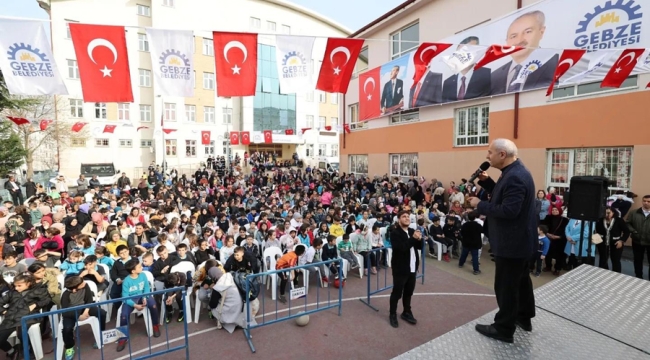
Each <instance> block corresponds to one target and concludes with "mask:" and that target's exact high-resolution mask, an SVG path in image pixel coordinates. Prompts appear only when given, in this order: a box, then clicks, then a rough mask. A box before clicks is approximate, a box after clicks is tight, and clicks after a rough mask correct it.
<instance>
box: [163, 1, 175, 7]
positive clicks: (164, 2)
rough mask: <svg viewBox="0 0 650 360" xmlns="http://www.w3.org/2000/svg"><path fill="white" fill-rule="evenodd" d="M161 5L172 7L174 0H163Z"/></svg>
mask: <svg viewBox="0 0 650 360" xmlns="http://www.w3.org/2000/svg"><path fill="white" fill-rule="evenodd" d="M163 6H169V7H174V0H163Z"/></svg>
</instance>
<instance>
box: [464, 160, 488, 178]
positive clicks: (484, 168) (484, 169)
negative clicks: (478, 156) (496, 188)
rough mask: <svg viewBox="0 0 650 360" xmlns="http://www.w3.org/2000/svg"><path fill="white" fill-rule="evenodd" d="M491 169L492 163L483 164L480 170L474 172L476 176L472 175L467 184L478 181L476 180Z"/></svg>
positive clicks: (485, 162)
mask: <svg viewBox="0 0 650 360" xmlns="http://www.w3.org/2000/svg"><path fill="white" fill-rule="evenodd" d="M489 168H490V163H489V162H488V161H484V162H483V163H482V164H481V166H479V168H478V169H477V170H476V171H475V172H474V174H472V177H470V178H469V180H467V182H468V183H473V182H474V180H476V178H477V177H478V176H479V175H480V174H481V173H482V172H483V171H487V169H489Z"/></svg>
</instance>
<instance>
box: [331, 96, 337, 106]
mask: <svg viewBox="0 0 650 360" xmlns="http://www.w3.org/2000/svg"><path fill="white" fill-rule="evenodd" d="M330 102H331V103H332V104H333V105H338V103H339V96H338V95H337V94H331V95H330Z"/></svg>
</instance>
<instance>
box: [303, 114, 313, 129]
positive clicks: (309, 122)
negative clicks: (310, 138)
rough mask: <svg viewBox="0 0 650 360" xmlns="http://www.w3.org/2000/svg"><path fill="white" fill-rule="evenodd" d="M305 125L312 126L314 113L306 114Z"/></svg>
mask: <svg viewBox="0 0 650 360" xmlns="http://www.w3.org/2000/svg"><path fill="white" fill-rule="evenodd" d="M305 127H306V128H309V129H311V128H313V127H314V115H307V116H306V117H305Z"/></svg>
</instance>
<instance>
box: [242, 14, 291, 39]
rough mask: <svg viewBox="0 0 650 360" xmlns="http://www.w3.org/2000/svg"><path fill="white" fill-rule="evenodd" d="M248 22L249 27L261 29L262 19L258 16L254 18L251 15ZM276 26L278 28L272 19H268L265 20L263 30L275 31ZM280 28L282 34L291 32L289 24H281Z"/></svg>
mask: <svg viewBox="0 0 650 360" xmlns="http://www.w3.org/2000/svg"><path fill="white" fill-rule="evenodd" d="M249 23H250V28H251V29H258V30H259V29H262V19H260V18H256V17H252V16H251V18H250V21H249ZM277 28H278V26H277V24H276V23H275V22H274V21H269V20H267V21H266V29H265V31H268V32H276V31H277ZM281 30H282V31H281V33H282V34H285V35H290V34H291V26H289V25H284V24H283V25H282V27H281Z"/></svg>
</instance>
